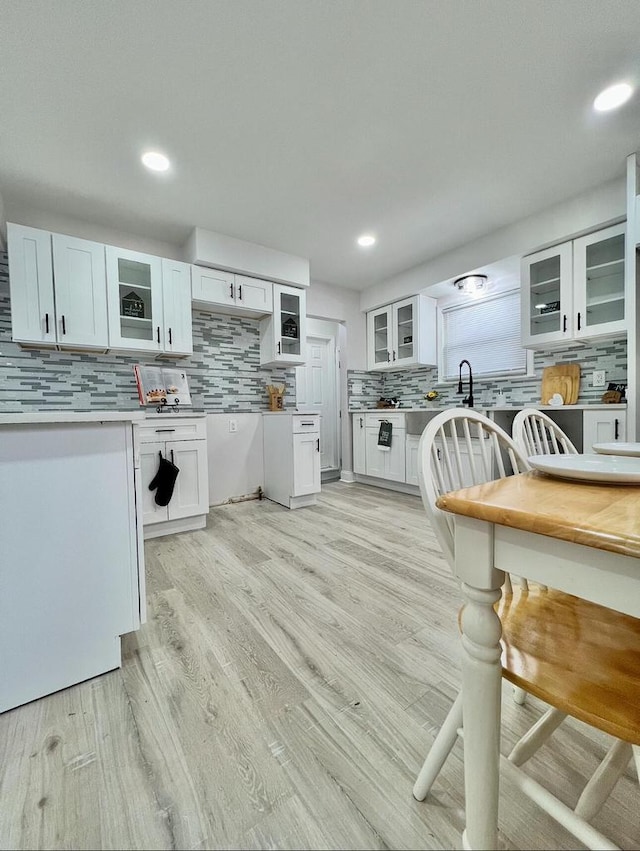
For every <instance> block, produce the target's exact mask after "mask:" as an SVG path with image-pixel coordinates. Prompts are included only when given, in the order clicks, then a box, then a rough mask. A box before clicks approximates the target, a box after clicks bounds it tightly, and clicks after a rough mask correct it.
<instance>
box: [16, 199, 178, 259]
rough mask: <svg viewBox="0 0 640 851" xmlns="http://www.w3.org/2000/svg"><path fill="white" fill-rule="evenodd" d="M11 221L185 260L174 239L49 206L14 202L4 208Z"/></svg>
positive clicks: (132, 249) (145, 252)
mask: <svg viewBox="0 0 640 851" xmlns="http://www.w3.org/2000/svg"><path fill="white" fill-rule="evenodd" d="M5 212H6V216H7V219H8V221H10V222H15V223H16V224H19V225H27V226H29V227H32V228H41V229H42V230H50V231H53V233H63V234H67V235H68V236H77V237H79V238H80V239H91V240H93V241H94V242H104V243H106V244H107V245H116V246H117V247H118V248H128V249H130V250H131V251H141V252H143V253H144V254H156V255H157V256H159V257H168V258H170V259H171V260H182V259H183V250H182V248H181V247H180V246H178V245H174V244H173V243H171V242H162V241H160V240H157V239H150V238H148V237H145V236H139V235H137V234H133V233H131V232H130V231H119V230H114V229H113V228H108V227H103V226H102V225H97V224H94V223H93V222H87V221H83V220H81V219H74V218H72V217H71V216H64V215H61V214H59V213H55V212H51V211H49V210H40V209H37V208H36V207H27V206H21V205H13V206H11V207H10V208H7V209H6V210H5Z"/></svg>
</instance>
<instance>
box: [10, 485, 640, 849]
mask: <svg viewBox="0 0 640 851" xmlns="http://www.w3.org/2000/svg"><path fill="white" fill-rule="evenodd" d="M146 554H147V575H148V590H149V622H148V623H147V624H146V626H145V627H144V628H143V629H141V630H140V631H139V632H137V633H134V634H131V635H129V636H126V638H125V640H124V649H125V661H124V665H123V668H122V669H121V670H118V671H114V672H112V673H110V674H107V675H105V676H102V677H98V678H96V679H94V680H91V681H88V682H86V683H83V684H81V685H78V686H75V687H73V688H70V689H67V690H65V691H62V692H59V693H58V694H55V695H52V696H50V697H48V698H45V699H43V700H39V701H35V702H34V703H32V704H29V705H27V706H24V707H21V708H19V709H15V710H13V711H11V712H7V713H5V714H4V715H2V716H0V847H2V848H5V849H31V848H65V849H70V848H74V849H79V848H87V849H88V848H96V849H97V848H113V849H125V848H127V849H128V848H131V849H133V848H136V849H143V848H171V849H173V848H179V849H189V848H198V849H205V848H242V849H253V848H269V849H272V848H283V849H289V848H290V849H293V848H301V849H303V848H309V849H314V848H345V849H346V848H354V849H355V848H363V849H369V848H371V849H383V848H397V849H418V848H457V847H459V843H460V831H461V829H462V826H463V806H464V796H463V782H462V743H461V742H460V743H458V745H457V746H456V748H455V750H454V752H453V753H452V755H451V757H450V758H449V760H448V762H447V764H446V766H445V768H444V770H443V772H442V773H441V775H440V777H439V778H438V780H437V782H436V786H435V787H434V791H433V794H432V795H431V796H430V797H429V798H428V799H427V801H425V802H424V803H418V802H416V801H414V800H413V798H412V796H411V788H412V785H413V782H414V780H415V777H416V773H417V771H418V769H419V767H420V765H421V763H422V760H423V758H424V755H425V753H426V751H427V749H428V747H429V745H430V743H431V741H432V739H433V735H434V733H435V731H436V730H437V728H438V727H439V725H440V724H441V722H442V720H443V719H444V716H445V714H446V711H447V709H448V707H449V705H450V703H451V701H452V700H453V698H454V696H455V694H456V691H457V688H458V685H459V682H460V676H459V665H458V644H457V639H458V635H457V625H456V616H457V609H458V599H459V598H458V593H457V590H456V586H455V583H454V581H453V579H452V578H451V576H450V575H449V572H448V569H447V567H446V565H445V563H444V561H443V559H442V558H441V556H440V554H439V551H438V546H437V544H436V542H435V539H434V537H433V534H432V533H431V531H430V529H429V527H428V525H427V523H426V519H425V515H424V512H423V510H422V505H421V503H420V501H419V499H418V498H416V497H412V496H405V495H402V494H396V493H392V492H390V491H383V490H379V489H376V488H369V487H366V486H362V485H345V484H341V483H339V482H336V483H330V484H326V485H324V486H323V490H322V495H321V497H320V500H319V504H318V506H317V507H314V508H304V509H300V510H297V511H287V510H286V509H284V508H282V507H280V506H278V505H276V504H274V503H271V502H268V501H262V502H258V501H252V502H245V503H240V504H236V505H229V506H224V507H220V508H216V509H212V511H211V513H210V515H209V521H208V525H207V528H206V530H202V531H198V532H193V533H186V534H182V535H175V536H172V537H168V538H159V539H156V540H152V541H149V542H147V545H146ZM509 694H510V692H509V689H508V687H505V696H506V697H505V701H504V720H505V733H504V742H503V749H505V750H506V749H507V748H508V747H510V745H511V744H512V743H513V742H514V741H515V740H516V738H517V737H518V735H519V734H520V733H521V732H523V731H524V730H525V728H526V727H528V726H529V725H530V724H531V723H532V722H533V721H534V720H535V719H536V718H537V717H538V716H539V715H540V714H541V711H542V707H541V704H540V703H539V702H537V701H535V700H530V701H529V703H528V705H527V706H524V707H519V706H516V705H515V704H514V703H513V702H512V701H511V699H510V696H509ZM606 741H607V740H606V738H605V737H603V736H600V735H599V734H594V733H592V732H591V731H589V730H588V728H586V727H584V726H583V725H581V724H579V723H577V722H574V723H572V724H571V725H569V726H567V725H565V726H564V727H563V728H562V729H561V730H560V731H559V732H558V733H557V734H556V735H555V736H554V739H553V745H552V746H547V747H546V748H544V749H543V750H542V751H541V752H540V753H539V754H538V755H537V756H536V757H535V758H534V759H533V760H532V761H531V763H530V771H531V773H532V774H533V775H534V776H535V777H537V778H540V779H543V780H545V781H548V780H549V778H551V779H552V786H553V788H554V791H556V792H557V793H558V794H559V795H560V796H561V797H562V798H563V799H564V800H565V801H566V802H567V803H569V804H571V805H573V804H575V802H576V800H577V798H578V794H579V788H580V787H581V786H582V785H583V784H584V782H585V781H586V779H587V778H588V777H589V776H590V774H591V773H592V772H593V770H594V769H595V767H596V765H597V764H598V762H599V760H600V759H601V758H602V756H603V755H604V752H605V744H606ZM501 800H502V804H501V815H500V828H501V841H502V844H503V847H504V848H507V849H512V848H520V849H526V848H540V849H546V848H566V849H570V848H575V847H576V842H575V840H574V839H573V838H572V837H570V836H569V835H568V834H567V833H566V832H565V831H564V830H563V829H562V828H560V827H558V826H557V825H556V824H555V823H554V822H553V821H551V820H550V819H549V818H547V817H546V816H544V815H543V814H542V813H540V811H538V810H537V809H536V808H535V807H534V805H533V804H531V803H530V802H529V801H528V800H527V799H526V798H523V797H521V796H520V795H519V794H518V793H516V792H514V791H513V790H512V789H510V788H508V786H507V785H506V783H503V786H502V798H501ZM639 804H640V793H639V791H638V787H637V785H636V783H635V781H634V779H633V775H632V773H631V769H629V771H628V772H627V774H626V775H625V776H624V777H623V778H622V780H621V782H620V783H619V785H618V787H617V788H616V790H615V792H614V794H613V796H612V798H611V799H610V801H608V802H607V804H606V805H605V807H604V809H603V811H602V812H601V814H600V815H599V816H598V818H597V819H596V821H595V824H596V825H597V826H598V827H599V828H600V829H601V830H603V831H604V832H605V833H608V834H609V835H610V836H611V837H612V839H613V840H614V841H616V842H618V843H619V844H620V845H621V846H622V847H624V848H638V847H639V845H640V826H639V821H640V817H639V813H640V806H639Z"/></svg>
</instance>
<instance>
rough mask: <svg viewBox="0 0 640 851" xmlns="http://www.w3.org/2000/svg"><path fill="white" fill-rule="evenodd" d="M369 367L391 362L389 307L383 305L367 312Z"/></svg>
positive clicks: (385, 364) (381, 365)
mask: <svg viewBox="0 0 640 851" xmlns="http://www.w3.org/2000/svg"><path fill="white" fill-rule="evenodd" d="M367 320H368V325H369V327H368V338H369V369H373V368H375V367H383V366H387V364H389V363H390V362H391V328H392V324H391V322H392V319H391V308H390V307H383V308H381V309H380V310H375V311H372V312H371V313H369V314H368V317H367Z"/></svg>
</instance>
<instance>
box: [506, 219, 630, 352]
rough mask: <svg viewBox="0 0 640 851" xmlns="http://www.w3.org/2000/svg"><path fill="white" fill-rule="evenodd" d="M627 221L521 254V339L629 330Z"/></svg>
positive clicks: (528, 342) (547, 340)
mask: <svg viewBox="0 0 640 851" xmlns="http://www.w3.org/2000/svg"><path fill="white" fill-rule="evenodd" d="M625 227H626V226H625V224H624V223H623V224H620V225H614V226H613V227H610V228H605V229H603V230H599V231H596V232H594V233H591V234H588V235H587V236H583V237H580V238H579V239H574V240H571V241H569V242H565V243H562V244H561V245H556V246H554V247H553V248H547V249H545V250H544V251H538V252H536V253H535V254H530V255H529V256H527V257H523V258H522V267H521V273H522V274H521V281H522V344H523V346H525V347H527V348H534V349H539V348H544V347H545V346H546V345H547V344H565V343H571V342H573V341H575V340H581V339H592V338H597V337H611V336H616V335H620V334H624V333H625V331H626V330H627V321H626V318H625V303H624V301H625V299H624V240H625Z"/></svg>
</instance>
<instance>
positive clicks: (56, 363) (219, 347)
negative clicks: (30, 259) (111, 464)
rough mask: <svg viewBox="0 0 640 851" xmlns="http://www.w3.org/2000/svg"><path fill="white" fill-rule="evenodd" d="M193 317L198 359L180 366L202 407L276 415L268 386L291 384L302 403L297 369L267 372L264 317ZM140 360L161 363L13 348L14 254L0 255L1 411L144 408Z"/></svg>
mask: <svg viewBox="0 0 640 851" xmlns="http://www.w3.org/2000/svg"><path fill="white" fill-rule="evenodd" d="M192 316H193V355H192V356H191V357H189V358H180V359H176V360H175V363H176V365H179V366H180V367H183V368H184V369H185V371H186V373H187V375H188V377H189V388H190V390H191V397H192V400H193V408H194V410H197V411H206V412H210V413H224V412H227V411H229V412H231V411H233V412H237V413H252V412H259V411H265V410H268V401H269V397H268V394H267V390H266V386H267V384H286V387H287V394H286V395H285V405H286V406H287V407H292V406H294V405H295V373H294V370H293V369H271V368H264V367H260V331H259V322H258V320H254V319H243V318H237V317H233V316H222V315H220V314H213V313H207V312H205V311H200V310H194V311H193V314H192ZM136 363H147V364H153V363H158V362H157V361H154V360H153V358H151V357H145V356H144V354H143V353H140V354H134V355H116V354H108V355H98V354H96V355H92V354H77V353H67V352H56V351H51V350H44V349H38V350H36V349H34V350H24V349H21V348H20V346H18V345H17V344H16V343H12V342H11V313H10V305H9V271H8V265H7V255H6V254H2V253H0V413H19V412H24V411H41V410H44V409H47V410H73V411H89V410H131V409H132V408H138V407H139V405H138V394H137V391H136V384H135V379H134V375H133V364H136ZM162 363H173V361H162Z"/></svg>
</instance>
